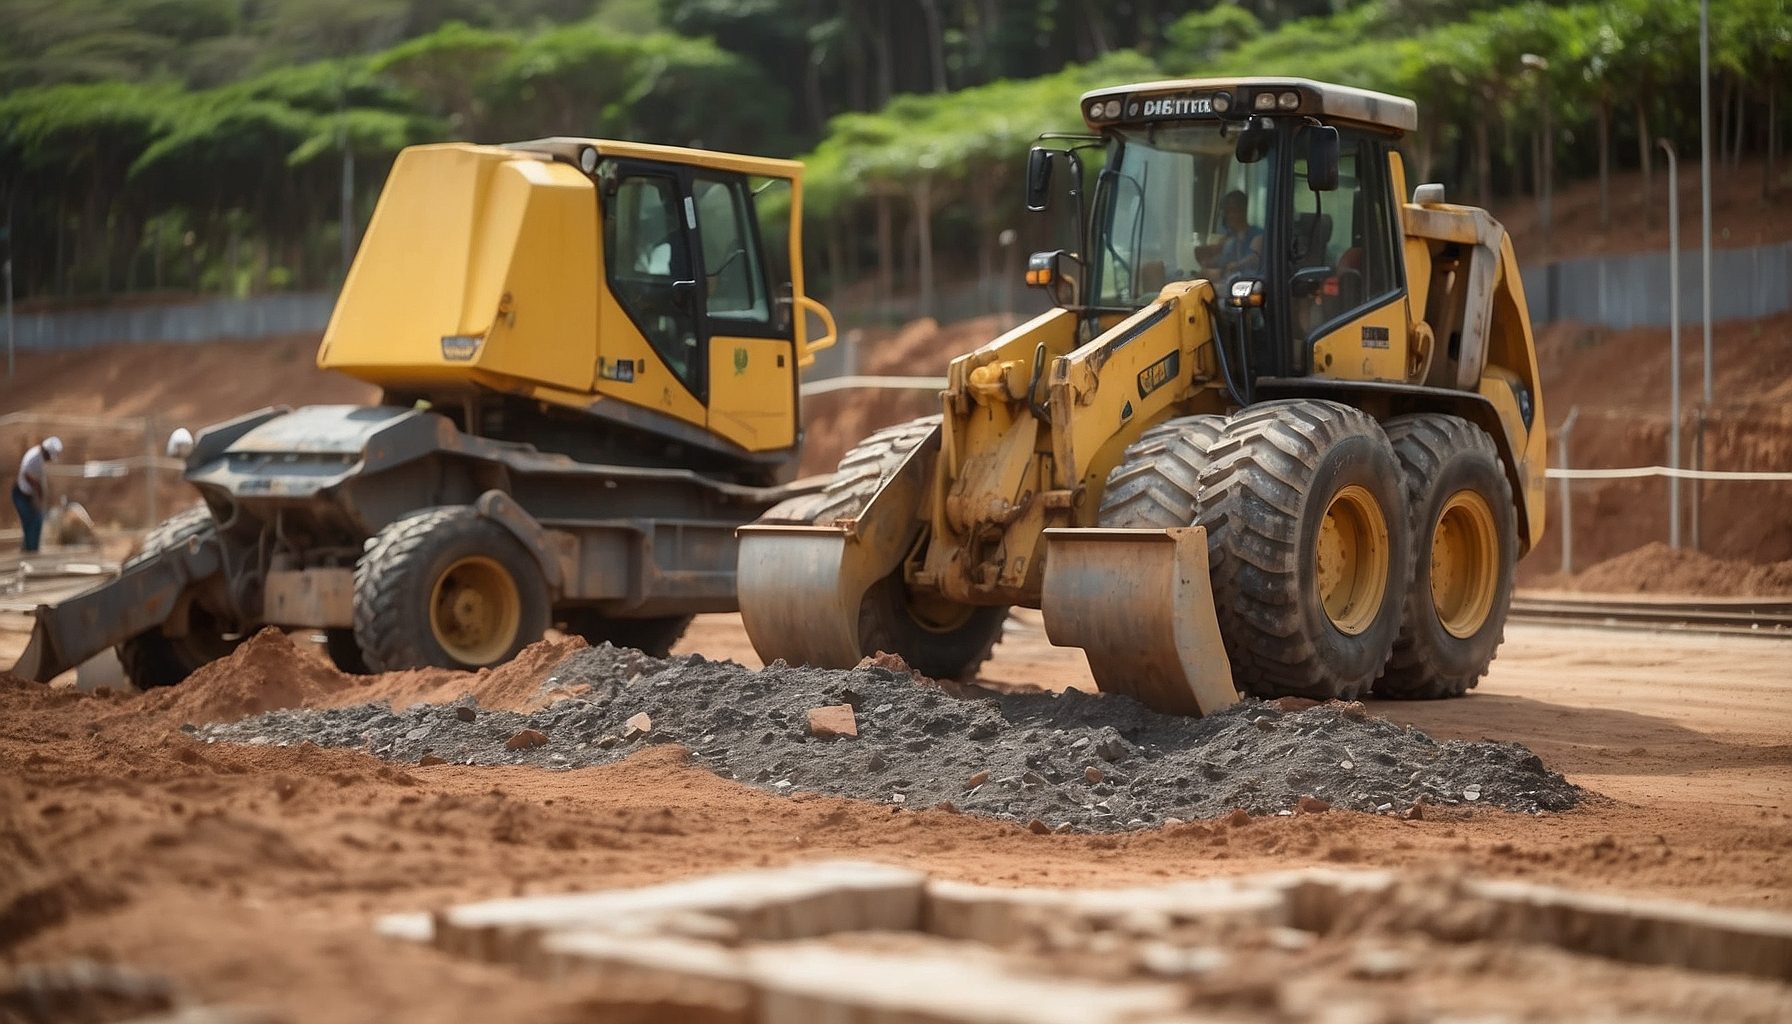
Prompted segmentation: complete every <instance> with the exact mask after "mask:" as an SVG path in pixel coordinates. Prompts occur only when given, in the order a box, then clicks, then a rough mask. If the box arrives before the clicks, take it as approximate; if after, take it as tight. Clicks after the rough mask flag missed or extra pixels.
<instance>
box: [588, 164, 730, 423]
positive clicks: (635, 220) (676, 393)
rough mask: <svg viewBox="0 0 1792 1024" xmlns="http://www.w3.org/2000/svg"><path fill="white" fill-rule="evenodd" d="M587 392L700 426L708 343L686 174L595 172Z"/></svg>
mask: <svg viewBox="0 0 1792 1024" xmlns="http://www.w3.org/2000/svg"><path fill="white" fill-rule="evenodd" d="M602 202H603V266H604V283H605V285H606V287H605V288H604V290H603V301H602V303H601V304H600V308H599V316H600V318H601V328H600V335H599V336H600V337H601V338H602V351H601V352H600V353H599V357H598V366H597V376H598V381H597V390H598V392H599V393H600V394H605V395H610V396H612V397H616V398H620V399H622V400H624V401H627V402H630V403H633V404H635V405H641V406H645V407H647V408H649V409H654V410H656V411H658V412H662V413H665V414H667V415H670V416H674V417H676V418H678V419H680V420H683V421H685V422H687V423H690V424H692V425H694V426H699V427H702V426H706V425H707V419H708V414H707V411H706V408H705V404H706V403H705V401H704V399H705V397H706V395H707V390H708V377H709V344H708V342H709V339H708V333H707V321H706V319H705V317H704V315H703V296H702V287H701V273H700V268H699V264H698V255H699V254H698V238H697V216H696V208H695V206H694V205H693V204H692V202H691V198H690V186H689V180H688V171H687V169H686V168H683V167H680V166H677V165H671V164H655V163H648V162H640V161H618V162H616V163H615V164H614V165H612V166H610V167H608V168H606V169H605V171H604V174H603V200H602Z"/></svg>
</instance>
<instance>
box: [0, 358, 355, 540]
mask: <svg viewBox="0 0 1792 1024" xmlns="http://www.w3.org/2000/svg"><path fill="white" fill-rule="evenodd" d="M316 351H317V337H316V336H315V335H311V334H295V335H285V336H280V337H274V338H261V339H255V340H252V341H230V340H223V341H209V342H200V343H195V344H174V343H169V344H151V345H114V346H107V347H105V348H96V349H86V350H81V351H74V352H25V353H21V354H20V355H19V358H18V368H17V369H18V372H17V375H16V377H15V378H14V380H13V381H12V382H11V383H5V382H0V412H6V413H29V414H36V415H37V416H40V417H43V419H41V420H38V421H33V422H24V423H12V424H6V425H0V465H4V466H17V465H18V460H19V457H20V456H21V455H23V454H24V452H25V449H26V448H28V447H30V446H31V445H33V444H36V443H37V442H38V441H40V440H42V439H43V437H44V436H46V435H48V434H55V435H57V436H58V437H61V438H62V440H63V443H64V445H65V448H64V452H63V457H62V461H63V463H64V464H65V465H75V464H79V463H84V462H97V461H101V460H111V459H137V458H140V457H141V456H145V455H153V456H160V455H162V454H163V451H164V449H165V446H166V444H167V440H168V435H169V433H171V432H172V431H173V430H174V428H176V427H186V428H187V429H188V430H191V431H194V432H195V433H197V432H198V430H199V429H200V428H201V427H205V426H208V425H210V424H213V423H217V422H220V421H222V420H227V419H230V418H231V417H234V416H240V415H242V414H243V413H247V412H253V411H255V410H256V409H261V408H265V407H267V406H270V405H291V406H298V405H320V404H333V403H345V404H356V403H364V402H371V401H374V400H375V399H376V398H377V397H378V395H379V389H378V388H375V387H373V386H372V385H370V384H364V383H362V382H360V381H357V380H354V379H352V378H349V377H345V376H343V375H342V374H339V373H333V372H330V371H326V370H320V369H318V368H317V366H316V364H315V362H314V355H315V353H316ZM57 417H79V418H81V419H89V418H92V419H103V420H107V421H110V422H109V423H107V424H104V425H102V424H87V423H80V422H70V421H69V420H67V419H62V420H58V419H57ZM145 472H146V471H145V470H144V469H143V468H142V466H140V465H138V466H133V467H131V468H130V469H129V470H128V471H127V472H125V473H124V475H121V476H116V477H89V478H85V479H83V478H68V477H61V476H59V477H57V479H56V481H55V484H54V486H55V487H56V488H58V489H60V492H61V493H65V494H67V495H68V496H69V497H71V498H72V499H74V500H76V501H79V502H81V503H82V504H83V505H84V506H85V507H86V508H87V510H88V513H89V514H90V515H92V516H93V518H94V520H95V521H96V522H98V523H99V524H101V525H102V526H105V525H115V526H119V527H123V528H126V529H144V528H146V527H147V526H148V525H151V524H148V523H146V522H145V520H146V517H147V516H148V515H149V511H150V508H151V499H150V497H149V490H150V487H151V484H150V482H149V480H148V478H147V477H146V476H145ZM154 487H155V498H154V506H153V507H154V509H155V512H156V515H157V516H158V517H165V516H167V515H169V514H171V513H172V512H173V511H174V510H175V509H178V508H180V507H182V506H183V505H186V504H189V503H191V502H192V501H193V500H194V495H193V490H192V488H190V487H188V486H187V485H186V484H185V483H184V482H182V481H181V479H180V476H179V474H178V473H177V472H176V471H174V470H172V469H170V470H161V471H157V472H156V474H155V484H154ZM10 517H11V513H10V512H7V513H6V514H5V515H4V516H0V520H10ZM8 525H16V524H11V523H10V522H9V523H8Z"/></svg>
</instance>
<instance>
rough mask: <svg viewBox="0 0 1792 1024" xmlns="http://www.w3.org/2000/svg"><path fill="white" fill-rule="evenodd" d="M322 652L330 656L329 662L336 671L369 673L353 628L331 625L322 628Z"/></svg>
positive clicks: (357, 674) (356, 673) (351, 673)
mask: <svg viewBox="0 0 1792 1024" xmlns="http://www.w3.org/2000/svg"><path fill="white" fill-rule="evenodd" d="M324 653H325V654H327V655H329V656H330V664H332V665H335V666H336V668H337V670H338V671H341V672H345V673H347V674H349V675H351V676H364V675H369V674H370V673H371V672H372V670H371V669H369V668H368V667H367V656H366V655H364V654H362V653H361V644H360V642H359V641H357V640H356V639H355V631H354V629H353V628H349V627H341V626H333V627H331V628H329V629H326V630H324Z"/></svg>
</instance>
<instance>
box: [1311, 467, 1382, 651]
mask: <svg viewBox="0 0 1792 1024" xmlns="http://www.w3.org/2000/svg"><path fill="white" fill-rule="evenodd" d="M1314 554H1315V557H1314V561H1315V563H1316V566H1317V572H1318V581H1319V600H1320V602H1321V603H1322V604H1324V605H1325V614H1326V616H1327V617H1329V618H1330V619H1331V620H1332V625H1333V626H1335V627H1337V629H1338V631H1339V632H1341V633H1347V634H1349V635H1351V636H1355V635H1357V634H1358V633H1361V632H1362V631H1363V630H1365V629H1368V628H1369V625H1370V623H1372V622H1374V621H1375V616H1376V615H1377V614H1378V613H1379V612H1380V611H1381V599H1382V598H1383V597H1384V596H1386V594H1387V591H1388V522H1387V517H1386V516H1384V515H1383V514H1382V511H1381V504H1380V503H1379V502H1377V501H1376V500H1375V496H1374V495H1372V494H1370V493H1369V491H1368V489H1367V488H1365V487H1363V486H1361V485H1359V484H1351V485H1350V486H1348V487H1346V488H1344V489H1343V490H1341V491H1339V492H1338V493H1337V495H1336V496H1334V497H1333V498H1332V503H1331V504H1330V505H1329V506H1327V507H1326V510H1325V520H1324V521H1323V522H1322V523H1320V526H1319V543H1318V550H1317V551H1316V552H1315V553H1314Z"/></svg>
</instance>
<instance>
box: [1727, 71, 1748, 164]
mask: <svg viewBox="0 0 1792 1024" xmlns="http://www.w3.org/2000/svg"><path fill="white" fill-rule="evenodd" d="M1747 113H1748V90H1746V89H1744V88H1743V87H1742V86H1741V85H1740V84H1738V85H1737V86H1736V131H1735V139H1736V144H1735V145H1734V146H1733V147H1731V149H1730V167H1731V168H1732V169H1734V168H1737V167H1741V166H1742V135H1743V131H1744V129H1745V127H1746V125H1747V123H1748V118H1747V117H1746V116H1744V115H1746V114H1747Z"/></svg>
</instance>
